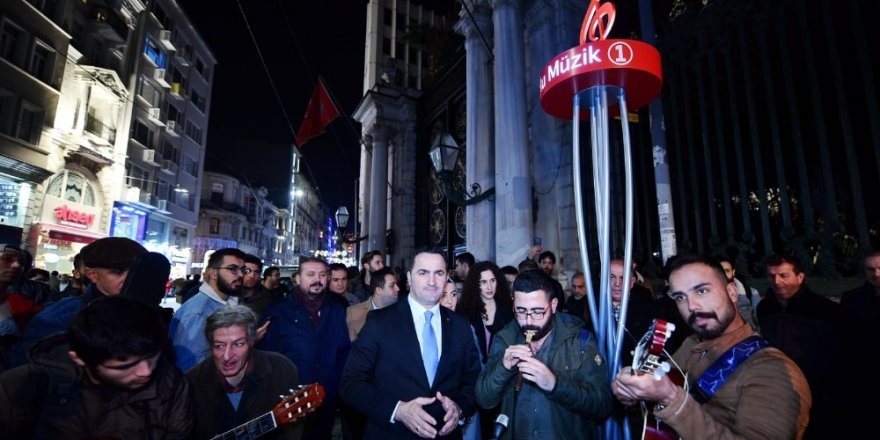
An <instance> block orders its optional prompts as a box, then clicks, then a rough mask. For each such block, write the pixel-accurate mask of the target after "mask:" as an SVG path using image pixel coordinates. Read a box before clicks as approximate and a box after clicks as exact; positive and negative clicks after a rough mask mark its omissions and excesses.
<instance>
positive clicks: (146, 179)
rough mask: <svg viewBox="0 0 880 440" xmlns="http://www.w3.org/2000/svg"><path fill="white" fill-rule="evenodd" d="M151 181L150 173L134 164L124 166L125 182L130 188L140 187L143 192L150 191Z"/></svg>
mask: <svg viewBox="0 0 880 440" xmlns="http://www.w3.org/2000/svg"><path fill="white" fill-rule="evenodd" d="M151 183H152V182H151V181H150V173H148V172H147V171H146V170H144V169H143V168H141V167H138V166H135V165H126V166H125V184H126V185H128V186H130V187H132V188H140V189H141V191H143V192H150V187H151V185H150V184H151Z"/></svg>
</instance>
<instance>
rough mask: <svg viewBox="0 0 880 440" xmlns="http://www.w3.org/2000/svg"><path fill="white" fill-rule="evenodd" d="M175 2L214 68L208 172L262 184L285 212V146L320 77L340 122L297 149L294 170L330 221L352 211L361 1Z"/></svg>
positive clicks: (363, 12)
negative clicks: (340, 210)
mask: <svg viewBox="0 0 880 440" xmlns="http://www.w3.org/2000/svg"><path fill="white" fill-rule="evenodd" d="M178 1H179V4H180V5H181V7H182V8H183V9H184V10H185V11H186V14H187V15H188V16H189V18H190V20H192V22H193V24H194V26H195V28H196V30H197V31H198V32H199V33H200V34H201V36H202V38H203V39H204V40H205V42H206V43H207V45H208V46H209V47H210V49H211V51H212V52H213V54H214V56H215V57H216V58H217V63H218V64H217V66H216V69H215V72H214V88H213V95H212V103H211V113H210V126H209V129H208V143H207V149H206V169H207V170H211V171H219V172H223V173H227V174H231V175H233V176H236V177H238V178H239V179H241V180H242V182H247V183H249V184H250V185H251V186H253V187H259V186H265V187H266V188H268V189H269V190H270V195H269V197H270V199H272V201H273V202H274V203H275V204H276V205H277V206H279V207H286V206H287V203H288V192H289V187H288V185H289V181H290V157H291V156H290V154H291V153H290V151H291V145H292V144H293V142H294V139H295V136H296V135H295V132H296V131H298V130H299V126H300V123H301V122H302V117H303V113H304V112H305V109H306V106H307V104H308V100H309V96H310V95H311V93H312V89H313V88H314V84H315V81H316V80H317V78H318V76H321V77H322V78H323V79H324V81H325V83H326V84H327V87H328V89H329V90H330V93H331V94H332V95H333V97H334V98H335V99H336V100H337V102H338V105H339V106H340V108H339V110H340V113H341V116H340V117H339V118H337V119H336V120H334V121H333V122H332V123H331V124H330V126H329V127H328V130H327V132H326V133H325V134H323V135H321V136H320V137H317V138H313V139H312V140H310V141H309V142H307V143H306V144H305V145H303V146H302V147H301V151H302V153H303V156H304V162H305V163H304V164H303V165H302V166H301V167H300V172H301V173H302V174H303V175H305V176H306V177H307V178H309V180H311V181H312V182H313V184H315V185H316V186H317V187H318V189H319V191H320V193H321V195H322V197H323V200H324V210H325V214H326V215H332V213H333V212H335V211H336V208H337V207H338V206H340V205H342V204H344V205H346V206H348V208H349V211H350V212H351V211H353V207H354V198H355V179H356V178H357V175H358V161H359V155H360V153H359V151H360V147H359V133H360V124H358V123H357V122H355V121H354V120H352V119H351V115H352V114H353V113H354V110H355V108H356V107H357V105H358V103H359V102H360V100H361V97H362V96H363V93H362V92H363V90H362V89H363V64H364V36H365V32H366V30H365V29H366V8H367V4H366V2H364V1H357V0H320V1H311V0H309V1H303V0H216V1H206V0H178ZM239 6H240V7H239ZM208 9H210V10H208ZM242 10H243V11H244V15H242ZM248 25H249V26H250V31H249V29H248ZM250 32H253V38H252V37H251V33H250ZM260 54H262V58H263V60H262V61H261V59H260ZM263 62H265V66H266V67H264V65H263ZM267 70H268V72H267ZM270 77H271V81H270ZM273 82H274V87H273ZM276 90H277V96H276ZM279 97H280V101H279ZM345 119H348V121H349V122H346V120H345Z"/></svg>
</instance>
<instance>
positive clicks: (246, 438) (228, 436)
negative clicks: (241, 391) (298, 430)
mask: <svg viewBox="0 0 880 440" xmlns="http://www.w3.org/2000/svg"><path fill="white" fill-rule="evenodd" d="M290 392H291V394H290V395H289V396H287V397H284V396H281V397H282V400H281V402H280V403H278V404H277V405H275V407H274V408H272V411H269V412H267V413H266V414H263V415H261V416H260V417H257V418H255V419H253V420H251V421H249V422H247V423H245V424H243V425H240V426H237V427H235V428H233V429H230V430H229V431H226V432H224V433H223V434H220V435H217V436H215V437H213V438H211V440H254V439H256V438H259V437H260V436H262V435H264V434H268V433H269V432H271V431H273V430H274V429H275V428H278V427H279V426H281V425H286V424H288V423H293V422H295V421H297V420H299V419H301V418H303V417H305V416H306V414H309V413H311V412H312V411H314V410H316V409H318V407H319V406H321V404H323V403H324V396H325V394H326V393H325V392H324V386H323V385H321V384H319V383H313V384H310V385H300V386H299V387H298V388H297V389H296V390H290Z"/></svg>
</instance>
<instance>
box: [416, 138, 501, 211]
mask: <svg viewBox="0 0 880 440" xmlns="http://www.w3.org/2000/svg"><path fill="white" fill-rule="evenodd" d="M432 145H433V146H432V147H431V149H430V150H428V157H430V158H431V164H432V165H433V166H434V171H435V172H436V173H437V177H438V178H440V181H441V182H443V192H444V193H445V194H446V197H447V198H448V199H449V201H450V202H452V203H453V204H455V205H458V206H468V205H473V204H475V203H479V202H481V201H483V200H486V199H488V198H489V197H492V196H493V195H495V188H489V189H487V190H486V191H483V190H482V189H481V188H480V184H479V183H474V184H472V185H471V186H470V189H471V190H470V194H467V193H465V192H462V191H459V190H458V189H456V188H455V185H453V184H452V175H453V173H452V170H453V169H454V168H455V161H456V160H458V153H459V151H461V147H459V146H458V143H457V142H455V138H453V137H452V134H450V133H449V132H443V133H440V134H438V135H437V136H436V137H434V142H432Z"/></svg>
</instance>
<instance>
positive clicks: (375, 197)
mask: <svg viewBox="0 0 880 440" xmlns="http://www.w3.org/2000/svg"><path fill="white" fill-rule="evenodd" d="M372 137H373V161H372V162H373V166H372V167H371V169H370V223H369V229H368V230H367V231H368V233H369V234H370V237H369V238H368V239H367V243H369V244H368V246H367V251H371V250H378V251H381V252H382V254H383V255H384V254H385V230H386V229H387V228H386V225H387V223H388V218H387V211H386V210H385V204H386V203H387V201H388V184H387V182H388V136H387V135H386V131H385V129H383V128H382V127H375V128H374V129H373V132H372Z"/></svg>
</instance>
